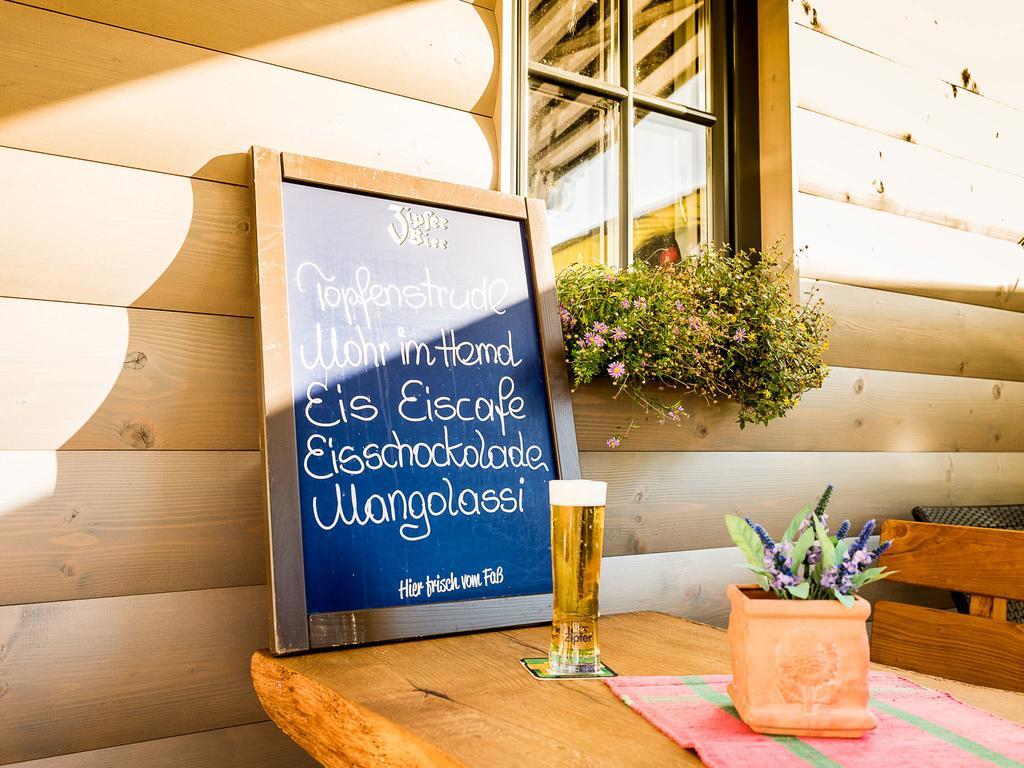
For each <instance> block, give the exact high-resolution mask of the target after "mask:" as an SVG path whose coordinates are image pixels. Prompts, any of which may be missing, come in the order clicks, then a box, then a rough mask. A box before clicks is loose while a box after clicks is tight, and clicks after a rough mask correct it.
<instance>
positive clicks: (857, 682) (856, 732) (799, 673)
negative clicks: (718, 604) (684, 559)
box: [727, 584, 877, 738]
mask: <svg viewBox="0 0 1024 768" xmlns="http://www.w3.org/2000/svg"><path fill="white" fill-rule="evenodd" d="M727 591H728V594H729V602H730V603H731V604H732V612H731V613H730V614H729V653H730V655H731V656H732V675H733V680H732V683H730V685H729V695H730V696H731V697H732V702H733V704H734V705H735V707H736V711H737V712H738V713H739V715H740V717H741V718H743V722H745V723H746V724H747V725H748V726H750V728H751V729H752V730H755V731H757V732H758V733H782V734H790V735H793V736H835V737H842V738H857V737H859V736H862V735H864V733H865V732H866V731H869V730H871V729H872V728H874V727H875V725H876V724H877V723H876V720H875V716H874V715H873V714H872V713H871V710H870V709H868V658H869V651H868V635H867V628H866V627H865V624H864V622H865V621H866V620H867V618H868V615H869V614H870V613H871V605H870V603H868V601H867V600H864V599H863V598H861V597H858V598H857V602H856V604H854V606H853V607H852V608H845V607H843V605H842V604H840V603H839V602H838V601H835V600H780V599H778V598H776V597H775V596H774V595H773V594H772V593H771V592H765V591H764V590H762V589H761V588H760V587H758V586H756V585H753V584H751V585H744V584H731V585H729V587H727Z"/></svg>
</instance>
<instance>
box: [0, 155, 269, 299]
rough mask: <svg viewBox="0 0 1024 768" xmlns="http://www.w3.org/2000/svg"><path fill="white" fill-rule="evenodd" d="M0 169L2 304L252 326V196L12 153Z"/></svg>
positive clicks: (160, 176)
mask: <svg viewBox="0 0 1024 768" xmlns="http://www.w3.org/2000/svg"><path fill="white" fill-rule="evenodd" d="M0 165H2V166H3V168H4V173H3V174H2V175H0V210H3V211H4V212H5V221H4V225H5V226H4V237H3V238H2V239H0V292H2V294H3V295H4V296H13V297H19V298H34V299H56V300H59V301H76V302H85V303H90V304H111V305H115V306H132V307H151V308H155V309H176V310H184V311H187V312H212V313H217V314H227V315H248V316H251V315H252V312H253V303H252V287H251V284H252V274H251V272H252V267H251V265H250V258H249V226H250V223H251V221H250V219H251V217H250V212H249V196H248V192H247V191H246V190H245V189H242V188H240V187H236V186H233V185H230V184H217V183H214V182H209V181H199V180H196V179H186V178H182V177H180V176H171V175H167V174H161V173H150V172H147V171H138V170H135V169H132V168H121V167H118V166H113V165H104V164H101V163H91V162H85V161H81V160H71V159H68V158H64V157H58V156H54V155H45V154H40V153H37V152H24V151H20V150H14V149H3V148H0ZM98 264H102V265H103V268H102V269H97V265H98Z"/></svg>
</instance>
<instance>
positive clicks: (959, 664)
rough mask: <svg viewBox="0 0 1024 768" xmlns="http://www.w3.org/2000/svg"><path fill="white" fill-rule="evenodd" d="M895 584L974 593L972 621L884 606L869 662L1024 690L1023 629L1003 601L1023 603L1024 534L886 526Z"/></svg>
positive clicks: (887, 562)
mask: <svg viewBox="0 0 1024 768" xmlns="http://www.w3.org/2000/svg"><path fill="white" fill-rule="evenodd" d="M881 538H882V540H883V541H886V540H889V539H892V541H893V545H892V548H891V549H890V550H889V552H887V553H886V554H885V555H884V556H883V557H882V561H881V565H884V566H886V567H887V568H889V569H890V570H892V571H894V572H895V573H893V575H892V576H891V579H892V580H893V581H900V582H904V583H907V584H917V585H920V586H925V587H936V588H940V589H950V590H957V591H961V592H967V593H969V594H970V595H971V615H964V614H959V613H952V612H949V611H938V610H935V609H933V608H921V607H918V606H913V605H904V604H901V603H893V602H888V601H881V602H879V603H876V605H875V615H874V623H873V626H872V633H871V659H872V661H876V662H879V663H881V664H890V665H892V666H895V667H902V668H904V669H912V670H916V671H918V672H924V673H927V674H933V675H938V676H940V677H948V678H953V679H955V680H963V681H965V682H969V683H975V684H978V685H988V686H992V687H996V688H1006V689H1009V690H1015V691H1024V625H1020V624H1008V623H1007V622H1006V600H1007V598H1009V599H1013V600H1024V531H1004V530H993V529H987V528H969V527H965V526H959V525H937V524H935V523H915V522H910V521H906V520H887V521H885V523H884V524H883V525H882V531H881Z"/></svg>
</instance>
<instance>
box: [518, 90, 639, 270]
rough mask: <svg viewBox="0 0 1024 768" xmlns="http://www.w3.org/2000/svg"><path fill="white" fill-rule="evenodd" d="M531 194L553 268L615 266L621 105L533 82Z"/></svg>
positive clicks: (530, 140)
mask: <svg viewBox="0 0 1024 768" xmlns="http://www.w3.org/2000/svg"><path fill="white" fill-rule="evenodd" d="M530 86H531V87H530V122H529V138H528V141H529V145H528V147H529V164H528V178H529V181H528V183H529V194H530V195H531V196H532V197H540V198H543V200H544V201H545V202H546V203H547V208H548V230H549V234H550V237H551V250H552V253H553V254H554V260H555V272H556V274H557V273H558V271H560V270H561V269H563V268H565V267H566V266H568V265H569V264H573V263H576V262H583V263H586V264H602V263H604V264H618V263H619V257H618V239H619V234H618V232H619V230H618V226H619V224H618V217H617V211H618V200H619V150H618V114H619V107H618V105H616V104H614V103H612V102H609V101H607V100H603V99H599V98H597V97H594V96H588V95H586V94H582V93H579V92H577V91H572V90H569V89H566V88H559V87H558V86H554V85H549V84H541V83H536V82H531V84H530Z"/></svg>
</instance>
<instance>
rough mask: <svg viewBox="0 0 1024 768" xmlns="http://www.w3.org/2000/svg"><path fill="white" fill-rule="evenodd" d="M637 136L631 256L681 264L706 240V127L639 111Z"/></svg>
mask: <svg viewBox="0 0 1024 768" xmlns="http://www.w3.org/2000/svg"><path fill="white" fill-rule="evenodd" d="M633 136H634V138H635V141H634V143H633V167H632V178H633V212H634V218H633V249H634V252H633V257H634V259H636V260H644V261H649V262H658V263H671V262H675V261H678V260H679V259H680V258H681V257H682V256H685V255H688V254H689V253H691V252H693V251H694V250H695V249H696V248H697V247H699V246H700V244H701V243H703V242H706V241H707V239H708V232H709V224H710V221H709V215H708V214H709V210H710V208H709V204H710V198H709V196H708V182H707V179H708V149H707V147H708V129H707V128H704V127H702V126H699V125H694V124H692V123H687V122H685V121H683V120H679V119H677V118H674V117H667V116H665V115H659V114H657V113H654V112H646V111H644V110H637V112H636V127H635V129H634V133H633Z"/></svg>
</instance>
